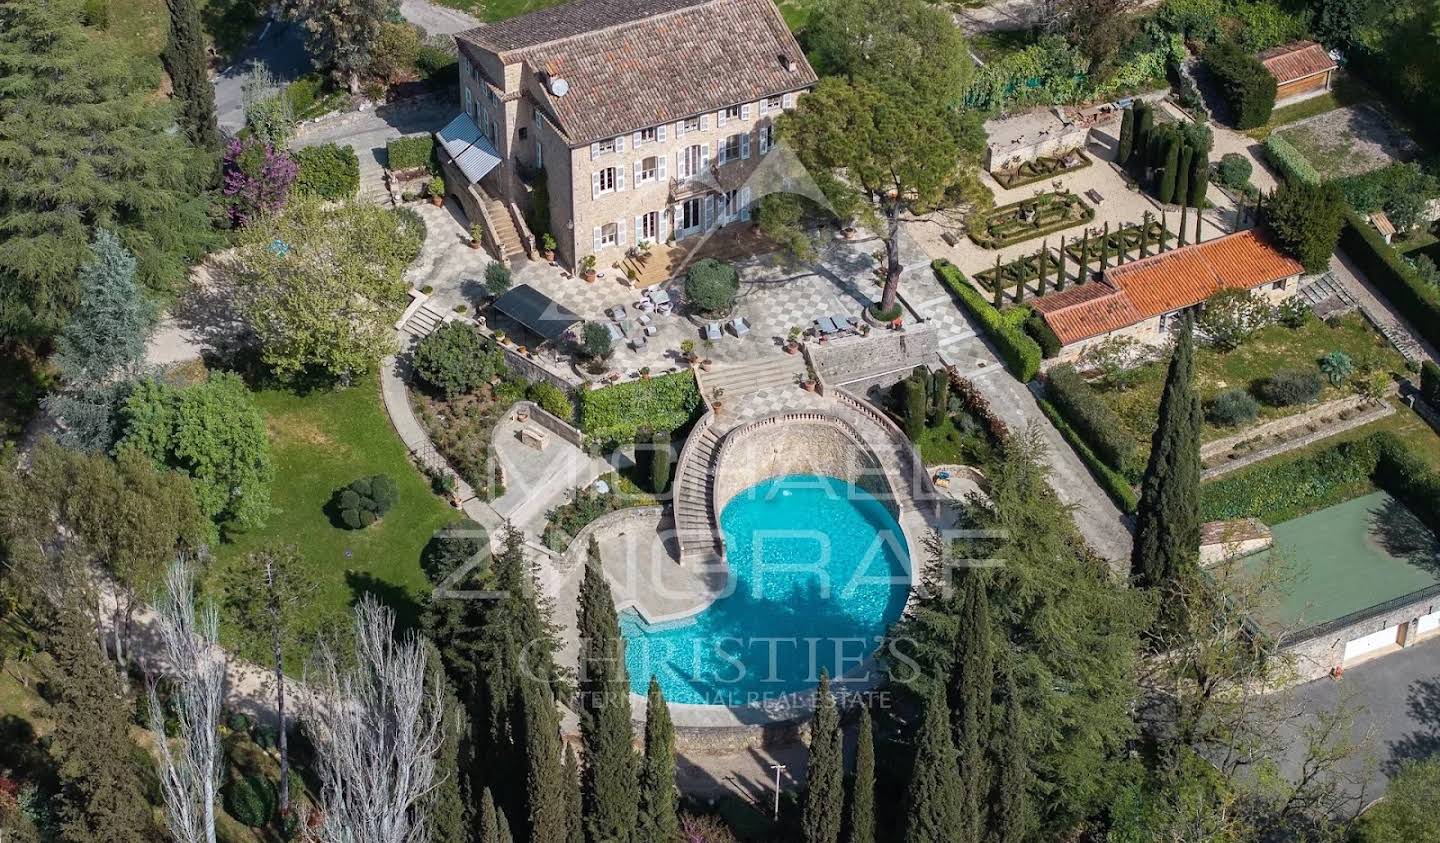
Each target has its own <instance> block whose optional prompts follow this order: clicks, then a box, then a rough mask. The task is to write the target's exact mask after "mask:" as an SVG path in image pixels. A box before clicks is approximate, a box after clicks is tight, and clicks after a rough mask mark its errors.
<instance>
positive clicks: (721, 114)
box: [715, 108, 725, 128]
mask: <svg viewBox="0 0 1440 843" xmlns="http://www.w3.org/2000/svg"><path fill="white" fill-rule="evenodd" d="M724 125H725V109H723V108H722V109H720V110H719V111H717V112H715V127H716V128H720V127H721V126H724Z"/></svg>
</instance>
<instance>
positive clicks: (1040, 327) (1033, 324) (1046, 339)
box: [1025, 310, 1061, 360]
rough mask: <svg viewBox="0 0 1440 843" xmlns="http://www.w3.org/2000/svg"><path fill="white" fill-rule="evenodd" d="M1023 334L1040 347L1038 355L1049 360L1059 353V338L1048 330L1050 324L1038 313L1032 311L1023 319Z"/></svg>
mask: <svg viewBox="0 0 1440 843" xmlns="http://www.w3.org/2000/svg"><path fill="white" fill-rule="evenodd" d="M1025 333H1027V334H1029V335H1030V336H1031V338H1033V339H1034V340H1035V342H1036V343H1037V344H1039V346H1040V354H1041V356H1043V357H1044V358H1045V359H1046V360H1049V359H1051V358H1053V357H1055V355H1057V354H1059V353H1060V347H1061V343H1060V338H1059V337H1057V336H1055V332H1054V331H1052V330H1050V323H1049V322H1046V321H1045V317H1044V316H1041V315H1040V312H1039V311H1036V310H1032V311H1030V315H1029V316H1027V317H1025Z"/></svg>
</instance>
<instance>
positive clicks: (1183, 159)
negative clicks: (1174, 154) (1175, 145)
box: [1175, 144, 1195, 210]
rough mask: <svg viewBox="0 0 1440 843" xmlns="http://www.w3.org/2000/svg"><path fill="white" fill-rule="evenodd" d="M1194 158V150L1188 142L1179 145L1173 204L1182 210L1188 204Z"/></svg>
mask: <svg viewBox="0 0 1440 843" xmlns="http://www.w3.org/2000/svg"><path fill="white" fill-rule="evenodd" d="M1194 159H1195V150H1193V149H1191V148H1190V145H1189V144H1184V145H1182V146H1181V147H1180V158H1179V161H1178V162H1177V163H1176V169H1175V204H1176V205H1179V206H1180V207H1181V209H1182V210H1183V209H1184V208H1185V207H1186V206H1187V205H1189V204H1190V170H1191V169H1192V166H1193V165H1192V162H1193V161H1194Z"/></svg>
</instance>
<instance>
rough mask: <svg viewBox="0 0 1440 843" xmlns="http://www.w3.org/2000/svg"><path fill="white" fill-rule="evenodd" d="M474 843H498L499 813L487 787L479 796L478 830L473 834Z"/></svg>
mask: <svg viewBox="0 0 1440 843" xmlns="http://www.w3.org/2000/svg"><path fill="white" fill-rule="evenodd" d="M475 843H500V811H499V809H498V808H496V807H495V797H493V796H491V795H490V788H488V787H487V788H485V789H484V790H483V791H482V792H481V795H480V828H479V829H478V830H477V831H476V833H475Z"/></svg>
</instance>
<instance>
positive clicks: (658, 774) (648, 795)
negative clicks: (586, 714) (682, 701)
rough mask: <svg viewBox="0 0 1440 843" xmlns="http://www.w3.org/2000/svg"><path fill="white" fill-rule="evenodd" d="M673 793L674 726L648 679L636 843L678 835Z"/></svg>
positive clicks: (665, 842) (662, 842)
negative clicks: (643, 755) (643, 756)
mask: <svg viewBox="0 0 1440 843" xmlns="http://www.w3.org/2000/svg"><path fill="white" fill-rule="evenodd" d="M678 810H679V799H678V793H677V791H676V790H675V726H674V725H673V724H672V723H671V722H670V706H669V705H668V704H667V703H666V702H665V695H664V693H662V692H661V690H660V683H659V682H658V681H656V679H655V677H653V676H652V677H650V689H649V691H648V692H647V694H646V702H645V758H644V760H643V761H642V762H641V766H640V815H639V822H638V823H637V824H636V827H635V828H636V833H635V840H636V843H671V841H673V840H674V839H675V836H676V834H678V833H679V829H680V820H679V814H678Z"/></svg>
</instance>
